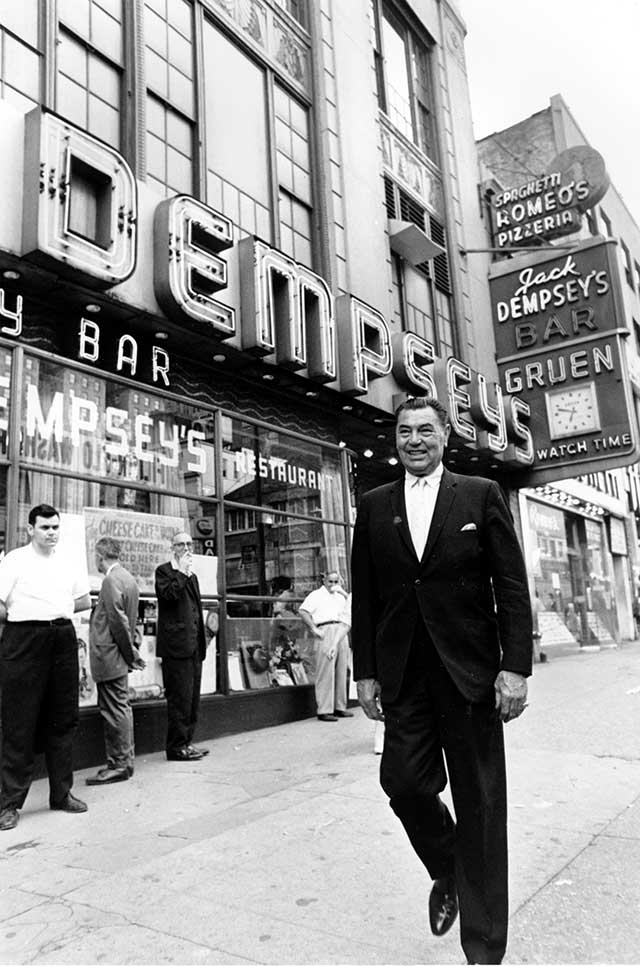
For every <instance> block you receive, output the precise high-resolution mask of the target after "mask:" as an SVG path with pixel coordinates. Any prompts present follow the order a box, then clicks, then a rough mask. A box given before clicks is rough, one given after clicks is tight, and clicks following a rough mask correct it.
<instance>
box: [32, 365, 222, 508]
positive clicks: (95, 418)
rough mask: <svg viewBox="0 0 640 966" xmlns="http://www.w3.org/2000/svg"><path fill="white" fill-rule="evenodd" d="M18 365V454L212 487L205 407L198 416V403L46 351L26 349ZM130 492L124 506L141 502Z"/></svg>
mask: <svg viewBox="0 0 640 966" xmlns="http://www.w3.org/2000/svg"><path fill="white" fill-rule="evenodd" d="M24 372H25V379H24V389H23V397H22V398H23V406H22V431H21V445H20V455H21V458H22V459H23V460H24V461H25V462H27V463H32V464H34V465H38V466H43V467H46V468H47V469H50V470H64V471H72V472H75V473H81V474H83V475H85V476H92V477H94V476H95V477H103V478H105V477H106V478H110V479H113V480H114V482H115V481H118V482H123V483H124V482H126V481H131V482H136V483H146V484H148V485H149V486H150V487H157V488H159V489H161V490H163V491H165V492H166V491H174V492H179V493H183V492H187V493H189V495H191V496H210V495H213V493H214V492H215V473H214V447H213V441H214V440H213V419H212V417H211V416H209V415H208V414H206V415H205V416H204V417H202V413H201V410H199V409H196V408H195V407H194V406H190V405H188V404H187V403H183V402H181V401H180V400H176V399H171V398H166V397H163V396H159V395H155V394H154V393H151V392H147V391H146V389H144V388H132V387H130V386H126V385H123V384H121V383H117V382H115V381H112V380H109V379H103V378H102V377H100V376H97V375H94V374H93V373H87V372H83V371H77V370H74V369H71V368H70V367H69V366H63V365H59V364H58V363H56V362H51V361H50V360H48V359H41V358H36V357H30V356H27V357H26V358H25V370H24ZM119 499H120V500H122V499H123V496H122V495H121V496H120V497H119ZM130 499H131V500H134V505H133V506H132V507H131V508H132V509H141V510H142V509H145V507H143V506H142V505H140V502H139V501H140V498H139V497H135V498H134V497H133V496H131V497H130ZM135 500H138V502H137V503H135ZM38 502H41V501H38ZM125 505H126V504H125Z"/></svg>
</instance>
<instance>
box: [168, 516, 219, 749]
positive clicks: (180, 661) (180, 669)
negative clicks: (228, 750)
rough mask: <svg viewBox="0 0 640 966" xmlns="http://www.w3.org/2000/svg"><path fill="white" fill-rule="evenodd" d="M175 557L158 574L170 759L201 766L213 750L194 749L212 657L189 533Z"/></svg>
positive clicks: (178, 539)
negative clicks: (202, 688)
mask: <svg viewBox="0 0 640 966" xmlns="http://www.w3.org/2000/svg"><path fill="white" fill-rule="evenodd" d="M171 549H172V557H171V560H169V561H168V562H167V563H164V564H160V566H159V567H158V568H157V569H156V596H157V598H158V634H157V640H156V654H157V656H158V657H159V658H162V681H163V684H164V692H165V697H166V699H167V719H168V723H167V742H166V749H167V759H168V760H169V761H199V760H200V759H201V758H203V757H204V756H205V755H208V754H209V749H208V748H195V747H194V745H193V744H192V741H193V734H194V731H195V727H196V723H197V721H198V708H199V705H200V680H201V678H202V662H203V660H204V659H205V656H206V653H207V644H206V637H205V632H204V621H203V618H202V601H201V599H200V587H199V585H198V578H197V576H196V575H195V573H193V543H192V540H191V536H190V535H189V534H188V533H185V532H182V531H181V532H178V533H175V534H174V535H173V539H172V541H171Z"/></svg>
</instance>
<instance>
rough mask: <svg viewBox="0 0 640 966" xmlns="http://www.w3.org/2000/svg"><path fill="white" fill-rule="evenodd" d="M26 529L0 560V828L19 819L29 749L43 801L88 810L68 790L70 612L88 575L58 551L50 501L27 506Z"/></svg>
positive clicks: (73, 673)
mask: <svg viewBox="0 0 640 966" xmlns="http://www.w3.org/2000/svg"><path fill="white" fill-rule="evenodd" d="M27 532H28V534H29V536H30V538H31V542H30V543H29V544H27V545H26V546H25V547H19V548H18V549H17V550H12V551H11V552H10V553H8V554H7V555H6V557H5V558H4V559H3V560H2V561H1V562H0V602H1V604H0V613H1V615H2V618H3V619H6V621H7V623H6V625H5V628H4V634H3V635H2V642H1V643H0V655H1V656H2V661H1V670H2V810H1V811H0V830H4V831H6V830H8V829H12V828H15V826H16V825H17V824H18V816H19V810H20V809H21V808H22V806H23V804H24V801H25V799H26V797H27V794H28V792H29V788H30V786H31V780H32V777H33V763H34V756H35V751H36V748H38V749H40V748H42V749H43V750H44V753H45V760H46V764H47V771H48V773H49V806H50V808H52V809H55V810H57V811H62V812H86V810H87V806H86V805H85V803H84V802H81V801H80V799H79V798H76V797H75V795H72V793H71V787H72V785H73V762H72V743H73V733H74V731H75V728H76V725H77V723H78V677H79V670H78V641H77V638H76V632H75V629H74V626H73V624H72V622H71V618H72V617H73V614H74V612H75V611H80V610H88V609H89V607H90V606H91V600H90V597H89V582H88V579H87V577H86V576H85V575H83V573H82V572H81V570H80V566H79V561H74V560H72V559H70V557H69V556H68V555H67V556H65V557H62V558H61V557H60V555H59V552H58V551H57V544H58V539H59V537H60V516H59V515H58V511H57V510H56V509H55V508H54V507H52V506H49V505H48V504H45V503H42V504H40V505H39V506H35V507H33V509H32V510H31V511H30V512H29V518H28V524H27Z"/></svg>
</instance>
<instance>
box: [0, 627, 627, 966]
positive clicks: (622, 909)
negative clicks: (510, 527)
mask: <svg viewBox="0 0 640 966" xmlns="http://www.w3.org/2000/svg"><path fill="white" fill-rule="evenodd" d="M639 724H640V642H636V643H634V644H629V645H625V646H623V647H622V648H620V649H619V650H612V651H601V652H599V653H589V654H577V655H571V656H568V657H561V658H557V659H555V660H553V659H552V660H551V661H550V662H549V663H548V664H544V665H536V672H535V675H534V678H533V680H532V682H531V698H530V707H529V708H528V710H527V711H526V713H525V715H524V716H523V718H521V719H520V720H518V721H516V722H513V723H511V724H510V725H508V726H507V729H506V733H507V744H508V758H509V775H510V839H511V881H512V886H511V910H512V911H511V932H510V945H509V950H508V953H507V959H506V962H509V963H639V962H640V727H639ZM373 727H374V726H373V723H372V722H370V721H368V720H366V719H365V718H364V716H363V715H362V713H361V712H360V711H357V712H356V717H355V718H353V719H348V720H344V721H339V722H337V723H335V724H324V723H320V722H318V721H317V720H316V719H315V718H314V719H311V720H307V721H301V722H296V723H293V724H287V725H281V726H279V727H275V728H268V729H264V730H262V731H256V732H250V733H247V734H242V735H234V736H230V737H226V738H221V739H218V740H216V741H211V742H209V743H208V747H209V748H210V749H211V754H210V755H209V756H208V757H207V758H205V759H203V761H201V762H196V763H193V764H182V763H175V762H171V763H169V762H166V761H165V759H164V756H163V755H160V754H154V755H149V756H146V757H142V758H139V759H137V761H136V772H135V776H134V777H133V778H132V779H131V780H130V781H128V782H124V783H121V784H116V785H112V786H108V787H106V788H94V787H90V788H87V787H85V786H84V778H85V777H86V776H87V775H88V774H90V773H91V772H89V771H86V772H80V773H76V787H75V791H76V792H77V794H79V795H80V796H81V797H82V798H84V799H85V800H86V801H87V802H88V804H89V812H88V813H87V814H85V815H66V814H61V813H54V812H50V811H49V810H48V807H47V804H48V786H47V783H46V781H38V782H36V783H35V784H34V786H33V788H32V790H31V792H30V794H29V798H28V799H27V803H26V806H25V808H24V810H23V813H22V816H21V821H20V824H19V825H18V827H17V829H15V830H14V831H10V832H3V833H0V834H1V836H2V838H1V839H0V875H1V878H0V882H1V885H0V890H1V891H0V962H2V963H12V964H13V963H15V964H18V963H20V964H22V963H73V964H122V963H150V964H151V963H154V964H155V963H176V964H191V963H193V964H197V963H202V964H219V963H228V964H234V963H274V964H285V963H286V964H298V966H302V964H315V963H327V964H329V963H331V964H333V963H345V964H346V963H349V964H351V963H353V964H369V963H370V964H373V963H386V964H405V963H406V964H411V963H462V962H464V955H463V954H462V952H461V949H460V946H459V942H458V937H457V929H456V928H454V930H452V933H451V934H449V935H448V936H446V937H445V938H444V939H441V940H436V939H434V938H433V937H432V936H431V935H430V934H429V932H428V922H427V897H428V893H429V888H430V883H429V880H428V879H427V877H426V875H425V873H424V872H423V870H422V868H421V866H420V864H419V863H418V860H417V859H416V858H415V856H414V855H413V853H412V851H411V848H410V846H409V845H408V843H407V842H406V840H405V837H404V833H403V831H402V829H401V827H400V825H399V823H398V822H397V820H396V819H395V817H394V816H393V814H392V813H391V811H390V809H389V807H388V805H387V803H386V799H385V797H384V795H383V793H382V792H381V790H380V788H379V786H378V779H377V772H378V765H379V761H380V759H379V758H378V757H376V756H374V755H373V753H372V748H373ZM93 770H94V769H92V770H91V771H93Z"/></svg>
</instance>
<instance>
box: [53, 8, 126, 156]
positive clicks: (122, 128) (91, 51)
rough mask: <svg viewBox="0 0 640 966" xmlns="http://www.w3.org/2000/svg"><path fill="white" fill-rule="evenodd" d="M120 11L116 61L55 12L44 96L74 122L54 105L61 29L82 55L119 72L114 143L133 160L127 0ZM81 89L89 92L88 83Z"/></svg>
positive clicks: (58, 111) (90, 132) (56, 93)
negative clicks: (116, 140)
mask: <svg viewBox="0 0 640 966" xmlns="http://www.w3.org/2000/svg"><path fill="white" fill-rule="evenodd" d="M89 2H90V0H89ZM121 13H122V21H121V25H122V26H121V30H122V46H121V60H120V63H117V62H116V61H115V60H113V58H112V57H111V56H110V55H108V54H107V53H106V52H105V51H104V50H101V49H98V48H97V47H94V45H93V44H92V42H91V40H89V39H87V38H86V37H83V36H82V35H81V34H79V33H78V32H77V31H76V30H75V29H74V28H73V26H71V25H70V24H68V23H66V22H65V21H64V20H63V19H62V18H61V16H60V15H59V12H57V15H56V19H55V22H54V23H53V29H54V32H55V45H54V48H53V52H52V53H51V61H52V63H51V85H52V87H51V91H50V98H49V99H48V100H49V101H50V104H51V106H52V109H53V110H54V111H56V113H57V114H59V115H60V117H62V118H64V119H65V120H68V121H69V123H71V124H75V123H76V122H75V121H73V120H71V119H70V118H67V116H66V115H65V114H64V113H63V112H62V111H61V110H60V107H59V106H58V97H59V90H58V77H59V74H60V64H59V50H60V46H61V42H62V41H61V34H62V33H64V34H66V35H67V36H68V37H69V38H70V39H71V40H72V41H73V42H75V43H76V44H78V45H79V46H81V47H82V48H83V49H84V52H85V55H86V56H93V57H95V58H96V59H98V60H100V61H102V62H103V63H104V64H106V65H107V66H108V67H109V68H111V69H113V70H114V71H116V72H117V73H118V75H119V81H120V98H119V105H118V114H119V124H118V128H119V142H120V143H119V144H118V145H115V147H116V150H117V151H118V152H119V153H120V154H122V156H123V157H124V158H125V159H126V160H127V161H129V162H133V161H134V158H133V149H132V144H133V138H132V136H131V134H130V132H131V131H132V130H133V128H134V123H135V118H134V116H133V111H132V106H131V104H130V101H131V98H129V97H128V96H127V91H128V90H129V89H130V88H131V86H132V68H133V64H132V59H131V57H130V56H129V47H130V45H129V43H128V37H129V33H130V32H131V27H130V12H129V4H127V3H126V2H125V0H121ZM84 90H85V93H86V96H87V97H88V96H89V94H90V93H91V92H92V88H91V87H90V86H89V85H87V86H86V87H85V88H84ZM76 126H77V125H76ZM83 130H86V131H87V133H88V134H90V135H91V137H95V138H98V140H104V139H103V138H101V136H100V135H99V134H97V133H94V132H93V131H90V130H89V128H83Z"/></svg>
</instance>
